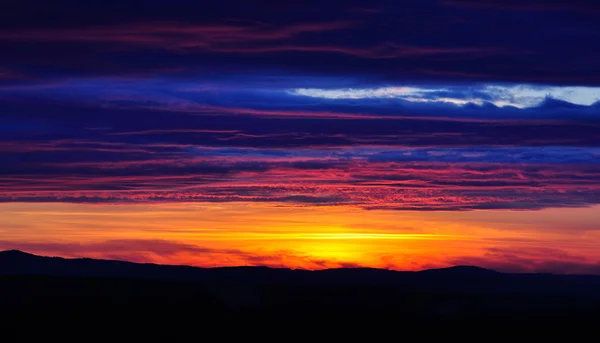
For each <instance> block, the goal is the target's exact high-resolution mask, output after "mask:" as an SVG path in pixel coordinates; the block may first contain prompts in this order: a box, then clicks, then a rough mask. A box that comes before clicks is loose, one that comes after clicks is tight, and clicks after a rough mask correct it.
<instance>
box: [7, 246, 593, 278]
mask: <svg viewBox="0 0 600 343" xmlns="http://www.w3.org/2000/svg"><path fill="white" fill-rule="evenodd" d="M6 253H16V254H20V255H26V256H34V257H39V258H48V259H56V258H58V259H61V260H72V261H73V260H92V261H99V262H125V263H131V264H135V265H152V266H163V267H189V268H195V269H223V268H231V269H234V268H266V269H273V270H290V271H296V270H297V271H307V272H315V271H328V270H365V269H366V270H380V271H389V272H400V273H416V272H425V271H440V270H458V269H471V270H478V271H489V272H494V273H499V274H537V275H542V274H547V275H557V276H560V275H565V276H569V275H571V276H600V275H594V274H589V275H587V274H552V273H526V272H521V273H519V272H517V273H506V272H500V271H497V270H493V269H489V268H483V267H478V266H470V265H454V266H449V267H442V268H431V269H421V270H398V269H385V268H372V267H361V266H352V267H339V268H324V269H302V268H289V267H269V266H262V265H255V266H247V265H244V266H241V265H236V266H219V267H199V266H192V265H186V264H158V263H151V262H131V261H124V260H114V259H97V258H89V257H62V256H44V255H37V254H33V253H30V252H27V251H22V250H17V249H11V250H1V251H0V256H2V254H6Z"/></svg>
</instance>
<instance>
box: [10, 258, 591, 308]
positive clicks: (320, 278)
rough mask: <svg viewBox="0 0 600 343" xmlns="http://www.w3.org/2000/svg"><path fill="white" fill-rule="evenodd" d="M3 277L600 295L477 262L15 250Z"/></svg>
mask: <svg viewBox="0 0 600 343" xmlns="http://www.w3.org/2000/svg"><path fill="white" fill-rule="evenodd" d="M0 275H13V276H16V275H39V276H42V275H44V276H70V277H103V278H129V279H156V280H182V281H185V280H190V281H202V282H212V283H215V282H218V283H227V284H231V285H238V286H239V285H253V284H294V285H340V286H344V285H352V286H394V287H399V288H403V289H418V290H428V291H450V290H451V291H464V292H494V293H527V294H530V293H535V294H542V293H543V294H585V295H588V296H594V297H598V296H600V276H581V275H551V274H506V273H500V272H497V271H493V270H489V269H484V268H480V267H474V266H456V267H450V268H442V269H430V270H424V271H420V272H400V271H392V270H385V269H373V268H340V269H326V270H318V271H308V270H292V269H285V268H268V267H219V268H197V267H190V266H171V265H158V264H141V263H132V262H123V261H114V260H97V259H89V258H75V259H66V258H61V257H44V256H37V255H33V254H28V253H25V252H21V251H16V250H11V251H3V252H0Z"/></svg>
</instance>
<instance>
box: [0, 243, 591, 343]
mask: <svg viewBox="0 0 600 343" xmlns="http://www.w3.org/2000/svg"><path fill="white" fill-rule="evenodd" d="M0 318H2V320H1V321H0V326H2V332H3V334H5V335H10V334H11V332H12V333H13V334H14V333H16V334H18V335H20V337H23V335H36V334H40V330H41V332H46V333H48V332H50V331H53V332H59V334H61V335H62V334H65V333H76V332H80V330H84V331H85V334H83V335H84V336H81V339H83V340H89V339H91V338H94V337H98V336H99V335H103V334H108V333H110V332H113V335H115V334H117V333H116V332H118V335H122V334H123V335H124V334H125V333H126V332H129V333H133V334H135V335H136V337H137V339H136V341H138V340H139V341H141V340H142V339H148V338H157V337H159V336H160V335H168V337H170V338H169V339H167V340H165V341H171V340H175V337H176V336H177V337H179V338H185V337H188V335H193V336H190V337H192V338H193V337H196V338H197V337H203V336H202V335H205V334H208V332H212V334H216V335H220V336H210V337H214V338H212V339H211V340H213V339H218V337H221V339H225V338H226V337H228V336H232V335H233V336H236V335H243V334H244V333H246V334H248V332H249V331H246V330H252V331H254V332H262V333H271V334H275V333H277V334H278V332H279V331H281V330H283V331H282V333H281V335H283V336H281V337H280V338H281V340H283V341H287V340H295V339H291V338H294V337H296V336H298V335H301V334H303V333H305V332H308V331H309V330H316V331H319V332H324V331H321V330H322V329H327V331H329V332H332V331H333V332H337V334H338V335H340V334H344V335H350V336H352V335H353V333H354V332H358V331H361V330H367V329H368V330H371V331H370V332H371V334H375V333H381V332H384V331H385V332H395V333H396V334H397V335H398V337H397V338H398V339H395V340H399V337H400V336H402V337H404V338H406V339H402V340H407V339H408V338H409V337H413V336H412V334H417V335H427V334H440V335H441V334H443V333H444V332H450V331H445V330H451V331H452V332H454V333H459V334H461V335H471V336H472V335H479V333H480V332H481V335H483V336H482V337H481V338H482V339H484V338H485V340H487V339H488V338H493V337H495V335H497V334H501V333H506V332H515V334H523V333H524V332H525V331H527V332H529V333H534V334H535V335H536V337H538V338H541V337H553V335H556V334H557V333H560V334H562V335H567V336H565V337H571V338H573V337H574V335H577V334H580V333H582V332H590V331H589V330H593V331H594V332H596V335H597V333H598V332H600V330H599V329H600V321H599V320H600V277H598V276H558V275H546V274H504V273H498V272H495V271H491V270H486V269H481V268H476V267H455V268H448V269H438V270H428V271H423V272H393V271H387V270H375V269H337V270H326V271H318V272H310V271H300V270H288V269H270V268H262V267H247V268H246V267H244V268H213V269H202V268H192V267H178V266H159V265H145V264H135V263H127V262H119V261H101V260H90V259H73V260H69V259H60V258H48V257H40V256H35V255H30V254H25V253H22V252H17V251H9V252H0ZM23 327H25V328H28V329H22V328H23ZM42 327H44V328H46V329H41V328H42ZM44 330H50V331H44ZM61 330H62V331H61ZM283 332H285V333H283ZM212 334H211V335H212ZM356 334H358V333H356ZM278 335H279V334H278ZM119 337H121V336H119ZM415 337H416V336H415ZM596 337H597V336H596ZM192 338H190V339H191V340H193V341H195V340H197V339H192ZM190 339H188V340H190ZM117 341H118V340H117Z"/></svg>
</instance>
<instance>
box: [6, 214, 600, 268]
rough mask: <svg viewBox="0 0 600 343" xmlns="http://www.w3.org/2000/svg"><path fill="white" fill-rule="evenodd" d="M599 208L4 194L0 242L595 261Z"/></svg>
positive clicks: (161, 258)
mask: <svg viewBox="0 0 600 343" xmlns="http://www.w3.org/2000/svg"><path fill="white" fill-rule="evenodd" d="M598 213H600V207H593V208H580V209H548V210H543V211H527V212H524V211H472V212H419V211H385V210H381V211H379V210H376V211H374V210H362V209H357V208H350V207H343V206H340V207H292V206H281V205H280V204H253V203H220V204H212V203H210V204H209V203H177V204H128V205H100V204H61V203H5V204H0V236H1V237H2V239H1V240H0V249H5V248H20V249H21V250H25V251H30V252H32V253H39V254H51V255H60V256H66V257H82V256H85V257H95V258H106V257H108V258H126V259H129V260H133V261H150V262H156V263H168V264H192V265H198V266H215V265H243V264H250V265H261V264H262V265H271V266H286V267H291V268H308V269H319V268H326V267H338V266H342V265H346V264H353V265H362V266H369V267H381V268H395V269H411V270H414V269H420V268H425V267H429V266H444V265H449V264H452V263H453V261H455V260H460V259H462V258H488V257H489V255H490V254H493V253H494V252H495V251H496V250H497V249H500V250H502V249H504V250H506V251H508V252H507V253H505V255H506V256H508V255H510V254H530V255H531V251H539V253H538V254H542V253H543V254H546V255H544V256H537V255H535V256H533V257H529V258H536V259H538V258H540V259H541V258H552V254H558V253H556V252H557V251H561V252H562V253H564V254H566V255H565V256H571V255H572V256H581V258H587V259H590V260H591V261H593V260H600V234H598V231H594V230H592V229H591V228H593V227H594V226H595V225H597V223H598V222H600V221H597V220H596V219H597V218H598ZM573 223H578V225H579V228H578V227H574V226H573ZM542 248H543V249H546V250H543V249H542ZM490 249H492V250H490ZM494 249H496V250H494ZM536 249H538V250H536ZM552 249H554V250H552ZM544 251H546V252H544ZM498 256H502V255H498ZM528 256H529V255H528Z"/></svg>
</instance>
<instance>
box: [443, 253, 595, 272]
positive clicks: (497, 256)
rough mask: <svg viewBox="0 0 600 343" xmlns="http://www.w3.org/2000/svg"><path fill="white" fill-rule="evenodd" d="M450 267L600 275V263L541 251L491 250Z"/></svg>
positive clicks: (577, 256)
mask: <svg viewBox="0 0 600 343" xmlns="http://www.w3.org/2000/svg"><path fill="white" fill-rule="evenodd" d="M450 263H451V264H456V265H475V266H480V267H484V268H490V269H494V270H497V271H502V272H512V273H515V272H516V273H551V274H594V275H595V274H600V261H593V260H589V259H588V258H586V257H585V256H579V255H573V254H569V253H566V252H564V251H562V250H560V249H553V248H541V247H524V248H496V247H494V248H488V249H487V251H486V253H484V254H483V256H479V257H461V258H457V259H453V260H451V261H450Z"/></svg>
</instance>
